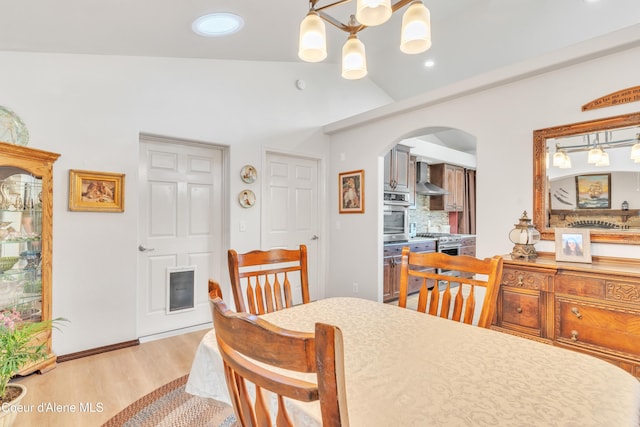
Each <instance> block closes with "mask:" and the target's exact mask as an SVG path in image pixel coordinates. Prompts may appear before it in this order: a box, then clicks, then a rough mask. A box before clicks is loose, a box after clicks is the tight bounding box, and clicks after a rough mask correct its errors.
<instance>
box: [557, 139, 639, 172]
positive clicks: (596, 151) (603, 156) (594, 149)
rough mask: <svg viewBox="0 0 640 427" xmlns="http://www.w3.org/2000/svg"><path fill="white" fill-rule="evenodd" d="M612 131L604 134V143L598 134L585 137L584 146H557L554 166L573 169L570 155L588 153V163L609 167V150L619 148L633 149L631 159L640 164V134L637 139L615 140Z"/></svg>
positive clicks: (558, 144)
mask: <svg viewBox="0 0 640 427" xmlns="http://www.w3.org/2000/svg"><path fill="white" fill-rule="evenodd" d="M612 133H613V132H612V131H607V132H604V142H602V141H600V135H599V134H598V133H596V134H594V135H590V134H587V135H583V136H582V137H583V140H584V142H583V143H582V144H560V143H557V144H556V151H555V153H554V154H553V166H556V167H558V168H560V169H570V168H571V157H569V153H579V152H586V153H587V163H588V164H593V165H595V166H609V153H607V152H606V151H605V148H607V149H614V148H619V147H631V152H630V155H629V158H630V159H631V160H633V162H634V163H640V133H638V134H636V136H635V138H626V139H619V140H613V138H612ZM548 157H549V151H548V148H547V167H548V163H549V162H548Z"/></svg>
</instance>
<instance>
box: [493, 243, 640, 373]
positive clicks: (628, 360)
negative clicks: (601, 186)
mask: <svg viewBox="0 0 640 427" xmlns="http://www.w3.org/2000/svg"><path fill="white" fill-rule="evenodd" d="M492 328H493V329H496V330H499V331H502V332H507V333H511V334H515V335H520V336H522V337H525V338H530V339H534V340H538V341H541V342H545V343H548V344H552V345H555V346H558V347H563V348H568V349H572V350H576V351H580V352H583V353H587V354H590V355H593V356H596V357H599V358H601V359H604V360H607V361H609V362H611V363H613V364H615V365H617V366H620V367H621V368H623V369H624V370H626V371H628V372H630V373H632V374H633V375H635V376H636V377H639V378H640V264H639V263H638V262H637V260H626V259H620V258H605V257H594V261H593V263H591V264H581V263H570V262H558V261H555V256H554V254H546V253H543V254H539V257H538V259H536V260H533V261H529V262H527V261H523V260H513V259H511V257H510V256H509V255H506V256H505V257H504V269H503V273H502V280H501V285H500V292H499V296H498V303H497V308H496V314H495V317H494V321H493V326H492Z"/></svg>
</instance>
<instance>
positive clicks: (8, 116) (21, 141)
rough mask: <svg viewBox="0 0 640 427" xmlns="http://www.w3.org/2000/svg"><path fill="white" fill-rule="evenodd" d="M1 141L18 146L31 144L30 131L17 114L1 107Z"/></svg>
mask: <svg viewBox="0 0 640 427" xmlns="http://www.w3.org/2000/svg"><path fill="white" fill-rule="evenodd" d="M0 141H2V142H9V143H11V144H16V145H27V144H28V143H29V131H28V130H27V126H26V125H25V124H24V123H23V122H22V119H20V117H18V115H17V114H16V113H14V112H13V111H11V110H9V109H8V108H6V107H2V106H0Z"/></svg>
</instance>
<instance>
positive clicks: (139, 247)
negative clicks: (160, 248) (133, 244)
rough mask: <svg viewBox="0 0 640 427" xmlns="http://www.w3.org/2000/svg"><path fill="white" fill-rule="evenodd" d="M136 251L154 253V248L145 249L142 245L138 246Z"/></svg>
mask: <svg viewBox="0 0 640 427" xmlns="http://www.w3.org/2000/svg"><path fill="white" fill-rule="evenodd" d="M138 250H139V251H140V252H151V251H154V250H155V248H145V247H144V246H142V245H138Z"/></svg>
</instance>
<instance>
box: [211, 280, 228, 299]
mask: <svg viewBox="0 0 640 427" xmlns="http://www.w3.org/2000/svg"><path fill="white" fill-rule="evenodd" d="M216 298H220V299H224V298H223V297H222V288H220V283H218V282H216V281H215V280H212V279H209V299H216Z"/></svg>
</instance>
